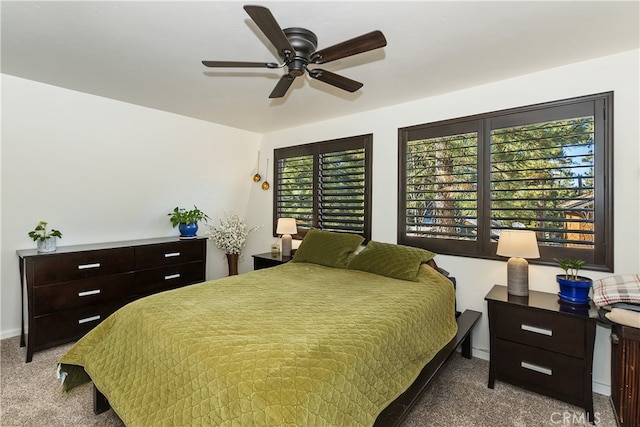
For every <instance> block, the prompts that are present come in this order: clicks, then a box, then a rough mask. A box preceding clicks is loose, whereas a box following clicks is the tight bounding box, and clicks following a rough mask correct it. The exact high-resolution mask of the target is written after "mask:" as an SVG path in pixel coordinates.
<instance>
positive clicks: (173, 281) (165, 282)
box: [136, 262, 205, 296]
mask: <svg viewBox="0 0 640 427" xmlns="http://www.w3.org/2000/svg"><path fill="white" fill-rule="evenodd" d="M204 269H205V264H204V262H192V263H189V264H181V265H174V266H169V267H162V268H155V269H152V270H143V271H139V272H137V273H136V293H137V294H138V295H142V296H144V295H148V294H152V293H155V292H162V291H166V290H169V289H175V288H179V287H181V286H185V285H191V284H193V283H198V282H203V281H204Z"/></svg>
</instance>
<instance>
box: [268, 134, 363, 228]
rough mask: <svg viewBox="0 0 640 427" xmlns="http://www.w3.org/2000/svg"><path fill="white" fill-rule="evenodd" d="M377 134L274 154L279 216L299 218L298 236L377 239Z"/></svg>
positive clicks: (288, 149)
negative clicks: (312, 231)
mask: <svg viewBox="0 0 640 427" xmlns="http://www.w3.org/2000/svg"><path fill="white" fill-rule="evenodd" d="M372 140H373V139H372V135H362V136H354V137H349V138H342V139H336V140H332V141H324V142H316V143H313V144H305V145H298V146H294V147H287V148H279V149H276V150H274V159H275V161H274V168H275V172H274V176H275V191H274V203H273V206H274V209H273V210H274V212H273V220H274V228H273V230H274V234H275V224H276V223H277V218H283V217H293V218H295V219H296V222H297V224H298V238H301V237H303V236H304V234H305V233H306V230H308V229H309V228H311V227H314V228H318V229H321V230H328V231H338V232H349V233H354V234H359V235H361V236H363V237H364V238H365V239H367V240H369V239H370V238H371V150H372V148H371V147H372Z"/></svg>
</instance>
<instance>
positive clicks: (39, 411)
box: [0, 337, 616, 427]
mask: <svg viewBox="0 0 640 427" xmlns="http://www.w3.org/2000/svg"><path fill="white" fill-rule="evenodd" d="M0 343H1V348H0V358H1V361H0V362H1V363H0V370H1V375H0V389H1V394H0V399H1V400H0V426H2V427H5V426H34V427H48V426H60V427H63V426H64V427H71V426H82V427H85V426H87V427H88V426H122V425H123V424H122V422H121V421H120V419H119V418H118V417H117V415H115V414H114V412H113V411H112V410H109V411H107V412H106V413H104V414H101V415H94V414H93V410H92V408H93V406H92V394H91V386H90V385H85V386H83V387H80V388H79V389H76V390H74V391H72V392H71V393H69V394H65V393H63V392H62V391H61V389H60V383H59V381H58V380H57V379H56V361H57V360H58V358H59V357H60V356H61V355H62V354H63V353H64V351H65V350H66V349H67V348H68V347H69V345H66V346H60V347H56V348H53V349H49V350H46V351H42V352H38V353H36V354H35V355H34V357H33V361H32V362H31V363H24V357H25V350H24V348H20V346H19V339H18V338H17V337H16V338H9V339H6V340H2V341H1V342H0ZM488 367H489V364H488V362H486V361H484V360H481V359H472V360H468V359H464V358H463V357H461V356H460V355H459V354H455V355H454V356H453V357H452V359H451V361H450V362H449V364H448V365H447V366H446V367H445V369H444V370H443V371H442V372H441V373H440V375H439V377H438V379H437V380H436V381H435V382H434V383H433V385H432V386H431V387H430V388H429V390H428V391H427V393H425V395H424V396H423V398H422V399H421V401H420V402H419V404H418V405H417V407H416V408H415V409H414V410H413V412H412V413H411V414H410V415H409V417H408V418H407V420H406V421H405V423H404V425H403V426H404V427H418V426H420V427H421V426H442V427H444V426H457V427H466V426H469V427H485V426H486V427H489V426H501V427H502V426H532V427H534V426H535V427H538V426H558V427H569V426H579V425H586V423H585V422H584V412H583V411H582V410H581V409H580V408H577V407H575V406H571V405H568V404H565V403H563V402H559V401H557V400H553V399H549V398H546V397H544V396H540V395H536V394H533V393H528V392H526V391H524V390H521V389H518V388H516V387H512V386H510V385H508V384H504V383H500V382H498V383H497V384H496V388H495V389H494V390H490V389H488V388H487V385H486V381H487V372H488ZM594 398H595V400H594V404H595V412H596V421H598V423H597V425H599V426H603V427H614V426H616V422H615V420H614V416H613V412H612V409H611V405H610V403H609V398H608V397H606V396H601V395H598V394H595V395H594ZM347 427H348V426H347Z"/></svg>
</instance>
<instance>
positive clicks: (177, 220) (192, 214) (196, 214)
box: [168, 205, 210, 227]
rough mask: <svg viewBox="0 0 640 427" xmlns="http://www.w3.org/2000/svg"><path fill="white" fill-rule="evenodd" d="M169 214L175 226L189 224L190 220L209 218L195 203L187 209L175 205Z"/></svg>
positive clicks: (196, 220)
mask: <svg viewBox="0 0 640 427" xmlns="http://www.w3.org/2000/svg"><path fill="white" fill-rule="evenodd" d="M168 215H169V216H170V218H169V219H170V220H171V224H173V226H174V227H177V226H178V224H191V223H192V222H198V221H202V220H205V222H206V220H208V219H210V218H209V217H208V216H207V215H206V214H205V213H204V212H202V211H201V210H200V209H198V207H197V206H196V205H193V209H191V210H187V209H185V208H179V207H177V206H176V207H175V209H173V212H171V213H169V214H168Z"/></svg>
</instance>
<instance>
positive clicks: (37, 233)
mask: <svg viewBox="0 0 640 427" xmlns="http://www.w3.org/2000/svg"><path fill="white" fill-rule="evenodd" d="M29 237H31V238H32V239H33V241H34V242H35V241H36V240H40V241H43V240H47V239H48V238H50V237H59V238H62V233H61V232H60V231H58V230H56V229H55V228H52V229H51V230H50V231H47V223H46V222H45V221H40V222H39V223H38V225H36V228H34V229H33V231H30V232H29Z"/></svg>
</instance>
